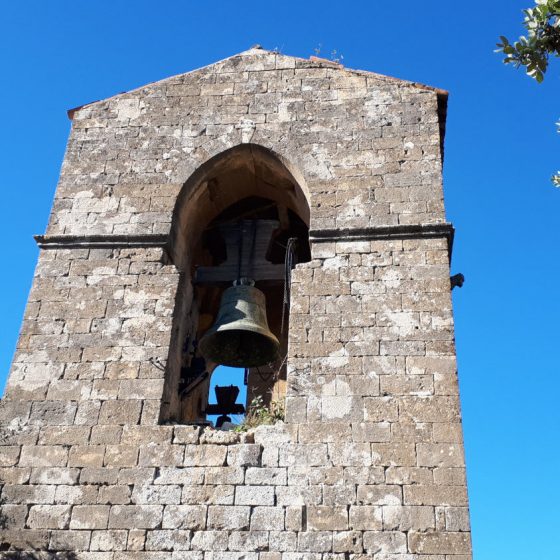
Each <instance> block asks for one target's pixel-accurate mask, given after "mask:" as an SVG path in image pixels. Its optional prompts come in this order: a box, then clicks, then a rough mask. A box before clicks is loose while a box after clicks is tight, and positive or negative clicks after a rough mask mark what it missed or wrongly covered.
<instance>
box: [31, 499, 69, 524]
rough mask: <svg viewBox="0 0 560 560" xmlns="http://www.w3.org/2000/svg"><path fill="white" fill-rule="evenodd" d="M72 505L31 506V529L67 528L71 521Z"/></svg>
mask: <svg viewBox="0 0 560 560" xmlns="http://www.w3.org/2000/svg"><path fill="white" fill-rule="evenodd" d="M70 510H71V508H70V506H51V505H49V506H46V505H41V506H31V508H30V509H29V517H28V518H27V525H28V526H29V527H30V528H31V529H65V528H67V527H68V522H69V521H70Z"/></svg>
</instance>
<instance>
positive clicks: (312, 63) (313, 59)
mask: <svg viewBox="0 0 560 560" xmlns="http://www.w3.org/2000/svg"><path fill="white" fill-rule="evenodd" d="M263 54H265V55H272V56H275V57H277V58H278V57H280V58H281V59H284V60H285V59H293V60H295V61H296V62H297V65H298V67H299V68H332V69H336V70H340V71H341V72H345V73H348V74H354V75H358V76H365V77H373V78H375V79H378V80H380V81H385V82H391V83H399V84H401V85H404V86H408V87H411V88H417V89H421V90H426V91H433V92H435V93H436V94H437V95H438V97H444V98H447V97H448V95H449V93H448V91H446V90H444V89H441V88H437V87H433V86H428V85H425V84H422V83H420V82H413V81H410V80H404V79H401V78H395V77H393V76H387V75H385V74H379V73H377V72H371V71H369V70H359V69H354V68H346V67H345V66H343V65H342V64H340V63H338V62H335V61H332V60H329V59H326V58H320V57H318V56H310V57H309V58H301V57H297V56H291V55H285V54H281V53H279V52H277V51H275V50H272V51H271V50H267V49H264V48H262V47H261V46H260V45H255V46H253V47H251V48H250V49H247V50H246V51H242V52H240V53H236V54H233V55H231V56H228V57H226V58H223V59H221V60H217V61H215V62H212V63H210V64H207V65H205V66H201V67H199V68H194V69H193V70H189V71H187V72H183V73H181V74H175V75H173V76H168V77H167V78H162V79H161V80H156V81H155V82H148V83H147V84H143V85H141V86H139V87H136V88H133V89H131V90H127V91H121V92H119V93H117V94H115V95H111V96H109V97H105V98H103V99H97V100H95V101H89V102H87V103H84V104H83V105H78V106H77V107H73V108H71V109H68V111H67V115H68V118H69V119H70V120H73V118H74V115H75V113H76V112H77V111H79V110H80V109H82V108H84V107H88V106H90V105H94V104H95V103H101V102H104V101H108V100H109V99H113V98H114V97H118V96H120V95H126V94H131V93H134V92H136V91H139V90H142V89H144V88H146V87H149V86H152V85H155V84H161V83H164V82H166V81H167V80H172V79H174V78H176V77H177V76H186V75H188V74H194V73H196V72H200V71H202V70H206V69H208V68H210V67H212V66H216V65H219V64H223V63H225V62H227V61H228V60H232V59H235V58H237V57H248V56H258V55H261V56H262V55H263Z"/></svg>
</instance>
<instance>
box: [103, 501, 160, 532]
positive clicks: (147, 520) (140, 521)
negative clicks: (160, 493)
mask: <svg viewBox="0 0 560 560" xmlns="http://www.w3.org/2000/svg"><path fill="white" fill-rule="evenodd" d="M102 507H105V506H102ZM162 516H163V506H160V505H140V506H112V507H111V511H110V513H109V529H154V528H155V527H157V526H158V525H159V524H160V523H161V520H162Z"/></svg>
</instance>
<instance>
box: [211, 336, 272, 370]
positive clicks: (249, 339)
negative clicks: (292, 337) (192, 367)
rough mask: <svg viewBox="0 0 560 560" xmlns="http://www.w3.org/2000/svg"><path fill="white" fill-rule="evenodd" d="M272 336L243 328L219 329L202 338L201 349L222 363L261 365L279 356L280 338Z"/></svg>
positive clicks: (214, 360)
mask: <svg viewBox="0 0 560 560" xmlns="http://www.w3.org/2000/svg"><path fill="white" fill-rule="evenodd" d="M272 337H274V335H272ZM272 337H271V336H269V335H267V334H262V333H259V332H254V331H246V330H241V329H224V330H217V331H215V332H210V333H208V334H207V335H205V336H204V337H203V338H202V339H201V341H200V351H201V353H202V354H203V355H206V356H211V359H212V361H213V362H215V363H217V364H220V365H224V366H230V367H247V368H250V367H259V366H264V365H266V364H268V363H270V362H274V361H275V360H276V359H277V358H278V346H279V344H278V340H277V339H276V337H274V338H272Z"/></svg>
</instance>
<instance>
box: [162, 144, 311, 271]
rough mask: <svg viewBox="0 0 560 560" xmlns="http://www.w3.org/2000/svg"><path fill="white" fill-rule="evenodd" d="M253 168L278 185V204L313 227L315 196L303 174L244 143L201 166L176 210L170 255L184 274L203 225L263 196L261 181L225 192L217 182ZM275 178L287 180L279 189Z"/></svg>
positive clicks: (265, 180) (265, 181)
mask: <svg viewBox="0 0 560 560" xmlns="http://www.w3.org/2000/svg"><path fill="white" fill-rule="evenodd" d="M228 168H229V169H230V170H231V169H232V168H234V169H236V168H237V169H242V168H245V169H249V170H251V169H252V170H253V175H254V176H255V177H257V178H260V179H262V183H260V185H262V184H267V185H268V187H269V188H270V187H272V188H273V189H274V190H275V192H273V193H269V194H272V195H273V196H272V197H269V198H272V199H273V200H276V201H277V202H279V203H282V204H284V205H285V206H286V207H287V208H289V209H291V210H292V211H293V212H295V213H296V214H298V215H299V217H300V218H301V219H302V220H303V221H304V222H305V223H306V225H307V226H308V227H309V220H310V206H311V201H310V200H311V195H310V192H309V189H308V187H307V184H306V181H305V179H304V177H303V175H302V173H301V172H300V171H299V169H297V168H296V167H295V166H294V165H293V164H292V163H291V162H289V161H288V160H287V159H286V158H284V157H283V156H281V155H280V154H278V153H276V152H274V151H272V150H271V149H269V148H266V147H264V146H261V145H259V144H250V143H248V144H238V145H236V146H234V147H232V148H229V149H226V150H224V151H221V152H219V153H217V154H215V155H214V156H212V157H210V158H209V159H208V160H206V161H205V162H204V163H202V164H201V165H199V167H197V168H196V169H195V170H194V172H193V173H192V174H191V175H190V177H189V178H188V179H187V180H186V181H185V183H184V184H183V187H182V188H181V191H180V192H179V195H178V197H177V201H176V203H175V208H174V210H173V217H172V223H171V231H170V237H169V248H168V252H169V255H170V257H171V258H172V260H173V262H174V264H175V265H176V266H177V267H178V268H179V269H180V270H182V269H183V267H184V264H185V263H184V256H185V255H187V254H188V252H189V249H190V248H191V247H192V246H193V244H195V243H196V242H197V240H198V239H197V238H196V234H197V232H200V231H201V227H200V226H201V225H202V224H203V223H204V222H205V221H206V222H207V223H208V222H209V221H211V219H212V218H213V217H215V216H217V215H218V214H219V213H220V212H221V211H223V210H224V209H226V208H227V207H228V206H229V205H231V204H232V203H233V202H236V201H238V200H240V198H243V197H248V196H252V195H253V196H254V195H257V196H258V194H259V193H258V187H259V183H258V182H250V183H246V184H238V185H235V186H233V187H230V188H225V189H224V188H222V187H223V186H222V185H220V184H219V182H218V181H217V178H218V177H219V176H220V172H221V171H223V170H225V169H228ZM270 175H276V176H277V177H278V178H281V179H282V183H281V184H278V185H274V184H273V183H271V182H269V181H268V177H269V176H270Z"/></svg>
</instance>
